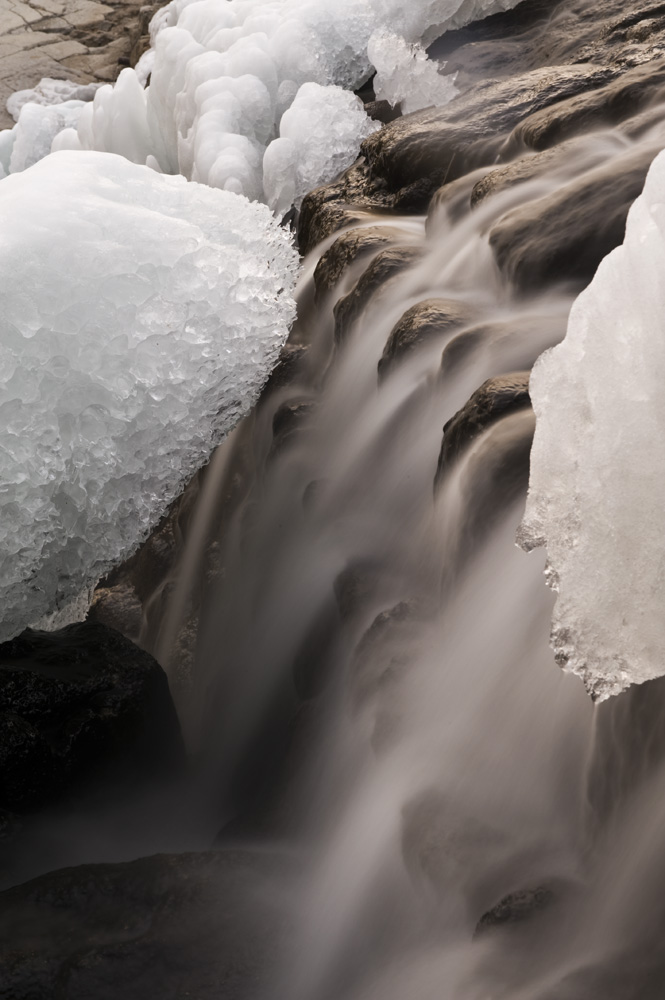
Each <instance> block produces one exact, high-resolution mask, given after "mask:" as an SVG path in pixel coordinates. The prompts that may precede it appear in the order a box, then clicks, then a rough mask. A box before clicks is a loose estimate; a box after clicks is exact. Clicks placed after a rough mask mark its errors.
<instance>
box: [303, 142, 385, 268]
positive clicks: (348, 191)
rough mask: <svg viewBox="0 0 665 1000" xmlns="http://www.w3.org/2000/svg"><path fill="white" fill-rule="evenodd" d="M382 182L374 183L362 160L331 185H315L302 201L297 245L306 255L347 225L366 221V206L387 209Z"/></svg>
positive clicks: (373, 208)
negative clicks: (316, 186)
mask: <svg viewBox="0 0 665 1000" xmlns="http://www.w3.org/2000/svg"><path fill="white" fill-rule="evenodd" d="M384 187H385V186H384V185H383V184H382V183H381V182H378V183H372V181H371V179H370V177H369V172H368V170H367V164H366V163H365V162H364V161H363V160H362V159H361V160H358V161H357V162H356V163H355V164H354V165H353V166H352V167H349V169H348V170H345V171H344V173H343V174H341V175H340V177H339V178H338V179H337V180H336V181H333V183H332V184H325V185H324V186H323V187H320V188H315V189H314V191H310V192H309V194H308V195H307V196H306V197H305V199H304V200H303V203H302V206H301V209H300V214H299V216H298V245H299V247H300V251H301V253H303V254H307V253H309V252H310V251H311V250H313V249H314V247H315V246H317V245H318V244H319V243H321V242H322V241H323V240H325V239H327V238H328V237H329V236H332V235H333V233H336V232H339V230H340V229H344V228H346V227H347V226H349V227H350V226H357V225H358V224H359V223H361V222H363V221H366V220H367V214H366V212H367V209H372V210H379V211H381V210H385V209H386V204H387V202H386V197H385V192H384Z"/></svg>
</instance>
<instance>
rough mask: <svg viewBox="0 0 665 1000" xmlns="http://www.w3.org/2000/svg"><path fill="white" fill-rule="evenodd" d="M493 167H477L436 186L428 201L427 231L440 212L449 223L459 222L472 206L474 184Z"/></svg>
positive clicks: (491, 170)
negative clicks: (447, 182)
mask: <svg viewBox="0 0 665 1000" xmlns="http://www.w3.org/2000/svg"><path fill="white" fill-rule="evenodd" d="M495 169H496V168H493V167H479V168H478V170H472V171H471V172H470V173H468V174H465V175H464V176H463V177H458V179H457V180H456V181H451V182H450V183H449V184H444V185H442V187H440V188H438V190H437V191H436V192H435V194H434V195H433V197H432V200H431V201H430V203H429V209H428V212H427V231H428V233H429V232H431V231H432V227H433V226H435V225H436V224H437V223H438V221H439V219H440V217H441V213H442V212H445V214H446V218H447V221H448V222H449V223H451V222H452V223H455V222H459V221H460V219H462V218H464V216H465V215H468V213H469V211H470V209H471V208H472V207H473V192H474V190H475V188H476V186H477V185H478V184H479V183H480V182H481V181H482V179H483V178H484V177H486V176H487V174H488V172H494V170H495Z"/></svg>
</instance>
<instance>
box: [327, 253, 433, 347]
mask: <svg viewBox="0 0 665 1000" xmlns="http://www.w3.org/2000/svg"><path fill="white" fill-rule="evenodd" d="M423 255H424V250H423V248H422V247H419V246H396V247H388V248H387V249H386V250H382V251H381V252H380V253H379V254H378V255H377V256H376V257H375V258H374V260H373V261H372V263H371V264H370V265H369V267H368V268H367V270H366V271H365V272H364V274H363V275H362V276H361V277H360V278H359V279H358V281H357V282H356V284H355V285H354V287H353V288H352V289H351V291H350V292H349V293H348V294H347V295H345V296H344V297H343V298H341V299H339V301H338V302H337V304H336V306H335V309H334V314H335V343H337V344H339V343H341V342H342V340H343V339H344V338H345V337H346V336H347V335H348V333H349V332H350V330H351V327H352V326H353V324H354V323H355V322H356V321H357V320H358V319H359V318H360V316H361V314H362V313H363V311H364V309H365V307H366V306H367V305H369V303H370V301H371V299H372V296H374V295H375V294H376V293H377V292H378V291H379V290H380V289H381V288H383V287H384V286H385V285H386V284H387V283H388V282H390V281H392V280H393V279H394V278H397V277H399V276H400V275H401V274H402V273H403V272H404V271H406V270H407V269H408V268H410V267H412V266H413V265H414V264H416V263H417V262H418V261H419V260H421V259H422V257H423Z"/></svg>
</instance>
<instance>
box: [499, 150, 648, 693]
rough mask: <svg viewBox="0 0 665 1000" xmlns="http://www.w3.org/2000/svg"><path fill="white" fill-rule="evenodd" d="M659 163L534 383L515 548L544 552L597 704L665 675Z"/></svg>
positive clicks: (560, 633) (569, 665) (573, 651)
mask: <svg viewBox="0 0 665 1000" xmlns="http://www.w3.org/2000/svg"><path fill="white" fill-rule="evenodd" d="M664 275H665V153H661V154H660V155H659V156H658V157H657V159H656V160H655V162H654V163H653V165H652V167H651V170H650V172H649V175H648V177H647V180H646V185H645V188H644V192H643V194H642V195H641V196H640V197H639V198H638V200H637V201H636V202H635V204H634V205H633V207H632V209H631V211H630V214H629V216H628V223H627V229H626V237H625V242H624V244H623V246H621V247H619V248H618V249H616V250H614V251H613V252H612V253H611V254H609V256H608V257H606V258H605V260H604V261H603V262H602V264H601V265H600V267H599V269H598V272H597V273H596V276H595V277H594V279H593V281H592V282H591V284H590V285H589V287H588V288H587V289H586V291H584V292H583V293H582V294H581V295H580V296H579V298H578V299H577V301H576V302H575V304H574V306H573V309H572V312H571V315H570V321H569V325H568V332H567V334H566V338H565V340H564V341H563V342H562V343H561V344H560V345H559V346H558V347H555V348H554V349H553V350H551V351H549V352H547V353H546V354H544V355H543V356H542V357H541V358H540V359H539V361H538V363H537V364H536V367H535V368H534V371H533V375H532V379H531V396H532V399H533V405H534V408H535V411H536V415H537V427H536V436H535V442H534V446H533V452H532V457H531V482H530V490H529V499H528V502H527V509H526V514H525V518H524V523H523V525H522V528H521V533H520V538H519V540H520V542H521V544H522V545H523V546H524V547H525V548H533V547H535V546H538V545H546V546H547V554H548V563H549V577H550V583H551V585H552V586H553V587H554V589H555V590H557V591H558V598H557V603H556V608H555V612H554V621H553V627H552V641H553V645H554V648H555V650H556V653H557V658H558V660H559V662H560V663H562V665H564V666H565V667H566V669H568V670H571V671H573V672H574V673H576V674H579V675H580V676H581V677H582V678H583V680H584V683H585V685H586V687H587V689H588V691H589V692H590V693H591V694H592V696H593V697H594V698H596V699H598V700H603V699H604V698H607V697H609V696H610V695H613V694H617V693H618V692H620V691H622V690H623V689H624V688H626V687H627V686H628V685H630V684H637V683H641V682H643V681H646V680H649V679H651V678H654V677H659V676H661V675H663V674H665V628H664V626H663V619H662V614H663V599H664V597H665V547H664V546H663V543H662V536H663V511H665V465H664V464H663V460H662V447H663V437H664V435H665V394H664V393H663V383H664V381H665V338H664V337H663V316H665V281H664V280H663V276H664Z"/></svg>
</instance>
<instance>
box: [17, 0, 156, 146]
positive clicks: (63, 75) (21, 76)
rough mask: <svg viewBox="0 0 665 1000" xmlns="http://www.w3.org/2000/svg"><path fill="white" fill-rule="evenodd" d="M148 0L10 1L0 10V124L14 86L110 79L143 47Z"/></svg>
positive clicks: (153, 8) (153, 6)
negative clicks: (47, 79) (43, 81)
mask: <svg viewBox="0 0 665 1000" xmlns="http://www.w3.org/2000/svg"><path fill="white" fill-rule="evenodd" d="M160 6H161V3H159V2H155V0H151V2H149V3H144V2H143V0H104V2H100V0H13V2H12V3H9V4H4V5H3V9H2V10H1V11H0V128H11V127H12V125H13V124H14V121H13V119H12V118H11V116H10V115H9V114H8V112H7V111H6V109H5V102H6V101H7V98H8V97H9V96H10V95H11V94H12V93H14V91H17V90H24V89H26V88H30V87H34V86H35V85H36V84H37V83H39V81H40V79H41V78H42V77H45V76H50V77H53V78H54V79H56V80H73V81H74V82H76V83H88V82H89V81H100V82H106V81H112V80H115V78H116V77H117V75H118V73H119V72H120V70H121V69H122V68H123V66H129V65H132V66H133V65H135V63H136V61H137V59H138V58H139V56H140V55H141V54H142V52H143V51H144V50H145V48H147V37H148V36H147V29H148V24H149V21H150V18H151V17H152V15H153V14H154V12H155V11H156V10H157V9H158V8H159V7H160Z"/></svg>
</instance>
